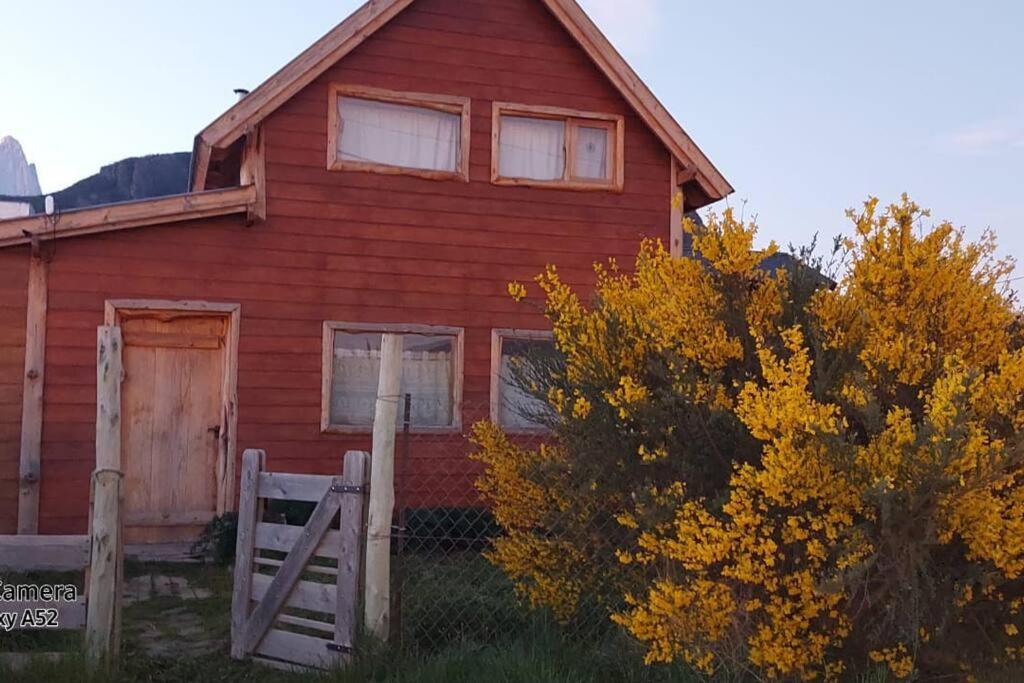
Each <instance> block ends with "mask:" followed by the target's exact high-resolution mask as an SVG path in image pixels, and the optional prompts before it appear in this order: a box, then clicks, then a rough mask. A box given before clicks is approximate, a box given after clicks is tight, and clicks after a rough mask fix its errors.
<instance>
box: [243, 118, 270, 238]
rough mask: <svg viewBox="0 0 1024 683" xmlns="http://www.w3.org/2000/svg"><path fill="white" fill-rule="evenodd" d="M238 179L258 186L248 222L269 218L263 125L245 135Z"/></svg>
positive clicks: (250, 223)
mask: <svg viewBox="0 0 1024 683" xmlns="http://www.w3.org/2000/svg"><path fill="white" fill-rule="evenodd" d="M238 180H239V184H240V185H243V186H244V185H251V186H252V187H254V188H256V201H254V202H253V204H252V206H251V207H250V209H249V212H248V214H247V216H246V223H247V224H248V225H252V224H253V223H256V222H257V221H265V220H266V219H267V166H266V140H265V135H264V132H263V126H262V125H257V126H254V127H253V128H251V129H250V130H249V131H248V132H247V133H246V135H245V143H244V144H243V145H242V163H241V167H240V168H239V171H238Z"/></svg>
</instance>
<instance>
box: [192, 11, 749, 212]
mask: <svg viewBox="0 0 1024 683" xmlns="http://www.w3.org/2000/svg"><path fill="white" fill-rule="evenodd" d="M539 1H540V2H543V3H544V5H545V6H546V7H547V9H548V10H549V11H550V12H551V14H552V15H554V16H555V18H556V19H558V21H559V22H560V23H561V24H562V26H563V27H564V28H565V29H566V31H568V32H569V34H570V35H572V37H573V38H574V39H575V40H576V42H577V43H578V44H579V45H580V47H581V48H583V50H584V51H585V52H586V53H587V55H588V56H589V57H590V58H591V60H592V61H593V62H594V63H595V64H596V65H597V67H598V68H599V69H600V70H601V72H602V73H604V75H605V76H606V77H607V78H608V79H609V80H610V81H611V83H612V84H613V85H614V86H615V87H616V89H617V90H618V91H619V93H621V95H622V96H623V98H625V100H626V101H627V102H629V104H630V105H631V106H632V107H633V109H634V110H635V111H636V112H637V114H638V115H639V116H640V118H641V119H642V120H643V121H644V122H645V123H646V124H647V125H648V126H649V127H650V129H651V131H652V132H653V133H654V134H655V135H656V136H657V137H658V139H659V140H660V141H661V142H662V144H664V145H665V147H666V148H668V150H669V151H670V152H671V153H672V155H673V156H674V157H675V158H676V159H677V160H678V161H679V162H680V163H681V164H682V165H683V167H684V172H687V171H688V172H690V173H691V174H692V175H693V176H694V179H695V180H696V181H697V182H699V183H700V185H701V188H702V189H703V190H704V192H705V193H706V194H707V195H708V196H709V197H710V198H711V199H712V201H714V200H718V199H721V198H723V197H725V196H726V195H728V194H731V193H732V191H733V188H732V186H731V185H730V184H729V182H728V181H727V180H726V179H725V177H724V176H723V175H722V174H721V173H720V172H719V171H718V169H717V168H715V166H714V164H712V163H711V160H710V159H708V158H707V157H706V156H705V155H704V153H703V152H702V151H701V150H700V148H698V147H697V145H696V144H695V143H694V142H693V140H692V139H691V138H690V136H689V135H687V134H686V131H684V130H683V128H682V126H680V125H679V123H678V122H677V121H676V120H675V119H674V118H673V117H672V115H671V114H669V113H668V110H666V109H665V107H664V106H663V105H662V104H661V103H660V102H659V101H658V98H657V97H655V96H654V93H652V92H651V90H650V89H649V88H648V87H647V85H646V84H644V82H643V81H642V80H640V77H639V76H637V74H636V72H634V71H633V69H632V68H631V67H630V66H629V64H627V63H626V60H625V59H623V57H622V55H620V54H619V53H618V51H617V50H616V49H615V48H614V47H613V46H612V44H611V43H610V42H609V41H608V39H607V38H606V37H605V36H604V34H603V33H601V31H600V29H598V28H597V26H596V25H595V24H594V22H593V21H591V20H590V17H588V16H587V14H586V13H585V12H584V11H583V10H582V8H580V6H579V5H578V4H577V3H576V0H539ZM413 2H414V0H369V1H368V2H367V3H366V4H365V5H363V6H362V7H360V8H359V9H358V10H356V11H355V12H354V13H353V14H352V15H350V16H349V17H348V18H347V19H345V21H343V22H341V23H340V24H338V25H337V26H336V27H334V28H333V29H332V30H331V31H330V32H328V33H327V34H326V35H325V36H324V37H323V38H321V39H320V40H318V41H317V42H315V43H314V44H313V45H312V46H310V47H309V48H308V49H307V50H306V51H305V52H303V53H302V54H300V55H299V56H298V57H296V58H295V59H293V60H292V61H291V62H289V63H288V64H287V65H285V66H284V67H283V68H282V69H281V70H280V71H278V72H277V73H275V74H274V75H273V76H271V77H270V78H268V79H267V80H266V81H265V82H264V83H263V84H262V85H260V86H259V87H258V88H256V89H255V90H253V91H252V92H251V93H250V94H249V95H247V96H246V97H245V98H244V99H242V100H241V101H239V102H238V103H237V104H235V105H234V106H233V107H231V108H230V109H228V110H227V111H226V112H224V114H222V115H221V116H220V117H218V118H217V120H216V121H214V122H213V123H211V124H210V125H209V126H207V127H206V128H205V129H204V130H203V131H202V132H200V133H199V135H198V136H196V141H195V148H194V151H193V160H192V172H191V179H190V182H191V187H192V189H193V190H202V189H204V187H203V186H204V185H205V178H206V174H207V168H208V166H209V163H210V155H211V150H214V149H225V148H227V147H228V146H230V145H232V144H233V143H235V142H236V141H238V140H239V139H240V138H241V137H242V136H243V135H245V134H246V132H247V131H248V130H249V129H251V128H252V127H253V126H255V125H256V124H258V123H259V122H260V121H262V120H263V119H265V118H266V117H267V116H269V115H270V114H271V113H273V112H274V111H275V110H276V109H277V108H278V107H280V106H281V105H282V104H284V103H285V102H286V101H287V100H289V99H290V98H291V97H293V96H294V95H295V94H296V93H298V92H299V91H300V90H301V89H302V88H304V87H306V86H307V85H309V84H310V83H312V82H313V81H314V80H316V78H317V77H319V76H320V75H321V74H322V73H324V72H325V71H326V70H327V69H328V68H330V67H331V65H333V64H334V63H335V62H337V61H338V60H340V59H341V58H342V57H344V56H345V55H347V54H349V53H350V52H352V51H353V50H354V49H355V48H356V47H358V46H359V45H360V44H362V43H363V41H365V40H366V39H367V38H369V37H370V36H371V35H373V34H374V33H375V32H376V31H378V30H379V29H380V28H381V27H383V26H385V25H386V24H387V23H388V22H389V21H391V20H392V19H394V18H395V17H396V16H398V14H399V13H400V12H401V11H402V10H404V9H405V8H406V7H408V6H409V5H411V4H412V3H413Z"/></svg>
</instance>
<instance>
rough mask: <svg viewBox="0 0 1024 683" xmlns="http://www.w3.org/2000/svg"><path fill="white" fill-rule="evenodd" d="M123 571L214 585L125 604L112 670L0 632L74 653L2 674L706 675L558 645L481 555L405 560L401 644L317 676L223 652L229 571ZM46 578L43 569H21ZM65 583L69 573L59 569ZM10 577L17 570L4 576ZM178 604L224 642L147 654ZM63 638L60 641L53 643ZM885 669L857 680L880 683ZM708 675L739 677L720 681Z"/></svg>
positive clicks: (365, 678)
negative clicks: (186, 651) (198, 595)
mask: <svg viewBox="0 0 1024 683" xmlns="http://www.w3.org/2000/svg"><path fill="white" fill-rule="evenodd" d="M125 573H126V576H127V577H129V578H131V577H132V576H137V575H143V574H149V573H155V574H167V575H174V576H184V577H185V578H186V579H188V581H189V583H190V584H191V585H192V586H193V587H196V586H202V587H205V588H208V589H210V590H212V591H213V593H214V596H213V597H212V598H209V599H205V600H190V601H187V602H186V601H181V600H179V599H177V598H170V597H162V598H154V599H151V600H147V601H145V602H140V603H136V604H134V605H131V606H129V607H126V608H125V610H124V613H123V622H124V626H123V632H124V638H123V645H122V656H121V658H120V662H119V666H120V668H119V670H118V671H116V672H112V673H107V672H104V671H101V670H95V669H92V668H91V667H89V666H88V665H87V663H86V661H85V659H84V658H83V657H82V655H81V654H78V652H80V642H78V637H77V634H63V635H61V636H59V637H61V638H64V640H63V641H61V642H58V643H54V642H52V641H51V640H47V637H51V638H52V637H53V636H54V635H55V634H43V635H39V634H21V635H20V636H17V637H16V638H13V639H12V637H10V636H8V637H6V638H5V637H0V650H20V651H30V652H43V651H53V650H71V651H72V654H70V655H69V656H67V657H66V658H64V659H63V660H61V661H57V662H51V661H42V660H39V661H34V662H32V663H31V664H29V666H28V667H27V668H24V669H22V670H21V671H19V672H14V671H11V670H5V669H4V668H3V666H2V665H0V681H4V682H5V683H6V682H7V681H10V682H12V683H14V682H20V681H26V682H28V681H31V682H33V683H37V682H38V683H50V682H53V683H65V682H67V681H71V682H73V683H129V682H132V683H134V682H136V681H140V682H152V683H206V682H210V683H213V682H217V683H221V682H224V683H234V682H239V683H241V682H246V681H260V682H267V683H364V682H371V683H491V682H495V683H520V682H522V683H605V682H607V683H698V682H704V683H707V679H705V678H703V677H699V676H697V675H695V674H693V673H692V672H690V671H689V670H687V669H686V668H683V667H664V666H655V667H648V666H644V665H643V663H642V660H641V657H640V653H639V650H638V647H637V645H636V643H634V642H632V641H630V640H628V639H627V638H625V637H624V636H622V635H621V634H620V633H618V632H617V631H615V630H614V629H610V628H608V629H597V630H595V631H594V632H593V633H594V635H592V636H591V637H590V638H576V639H575V640H574V642H572V643H569V642H566V641H565V640H564V639H563V637H562V635H561V633H562V631H561V630H560V629H559V627H557V626H556V625H555V624H554V623H553V622H552V621H551V620H550V619H548V618H545V617H544V616H541V615H535V616H527V615H525V614H524V613H523V611H522V610H521V609H520V607H519V606H518V604H517V602H516V600H515V597H514V594H513V592H512V590H511V586H510V585H509V584H508V581H507V580H506V579H505V577H504V576H503V575H502V574H501V573H500V572H498V571H497V570H495V569H494V568H493V567H492V566H491V565H490V564H489V563H487V562H486V560H484V559H483V558H481V557H480V556H479V555H478V554H476V553H472V552H468V551H467V552H462V553H453V554H451V555H449V556H447V557H437V556H427V555H407V556H406V557H405V558H404V565H403V576H404V577H405V579H404V580H403V581H402V582H401V585H402V589H403V591H402V610H403V617H404V619H403V622H404V624H405V629H404V631H403V633H402V644H403V647H402V648H401V649H398V648H396V649H387V648H383V647H380V646H372V645H366V644H363V645H361V646H360V647H359V648H358V651H357V653H356V655H355V656H354V659H353V662H352V663H351V665H350V666H349V667H348V668H346V669H344V670H341V671H335V672H329V673H323V674H289V673H284V672H278V671H275V670H272V669H268V668H266V667H263V666H261V665H259V664H255V663H252V662H237V661H234V660H232V659H231V658H230V657H229V655H228V652H227V639H228V636H229V619H230V594H231V574H230V572H229V571H228V570H227V569H225V568H223V567H213V566H200V565H195V566H188V565H186V566H180V565H174V566H160V565H135V564H130V565H128V566H126V571H125ZM18 578H19V580H29V579H32V580H41V579H45V580H53V579H54V578H55V577H52V576H45V577H41V576H32V577H18ZM59 578H62V579H63V580H67V578H68V577H59ZM8 580H12V581H13V580H14V577H8ZM183 606H185V607H187V608H188V610H189V611H190V612H191V613H192V614H194V615H196V616H197V617H198V618H199V620H200V621H201V623H202V627H203V631H204V637H207V638H213V639H219V640H222V641H223V642H224V646H223V647H222V648H221V649H220V650H219V651H217V652H214V653H212V654H209V655H206V656H201V657H187V656H177V655H172V656H167V657H151V656H147V655H146V654H145V653H144V652H143V651H142V650H141V648H140V643H139V640H138V629H139V627H140V625H141V624H147V625H149V626H152V627H155V628H157V629H159V628H160V623H161V615H163V614H164V613H166V611H167V610H170V609H178V608H181V607H183ZM55 645H63V646H64V647H55ZM884 682H885V678H884V677H878V678H874V679H863V680H862V681H860V682H859V683H884ZM714 683H736V680H735V679H719V680H716V681H715V682H714Z"/></svg>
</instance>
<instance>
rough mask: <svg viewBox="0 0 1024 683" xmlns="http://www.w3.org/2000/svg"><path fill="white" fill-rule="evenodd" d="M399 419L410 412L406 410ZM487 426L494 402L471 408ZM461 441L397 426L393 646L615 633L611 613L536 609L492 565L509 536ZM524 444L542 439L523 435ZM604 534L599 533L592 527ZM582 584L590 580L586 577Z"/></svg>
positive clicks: (434, 648) (431, 647) (426, 648)
mask: <svg viewBox="0 0 1024 683" xmlns="http://www.w3.org/2000/svg"><path fill="white" fill-rule="evenodd" d="M399 411H400V414H401V412H402V406H401V404H400V406H399ZM464 414H465V415H466V416H467V417H471V416H477V417H478V418H479V419H484V418H485V417H486V415H487V414H488V408H487V405H486V404H480V405H477V406H468V407H467V406H464ZM471 427H472V423H471V422H470V423H468V424H467V425H466V429H464V430H463V432H466V433H462V434H440V433H429V432H424V431H423V430H417V429H416V428H415V426H410V425H409V424H408V422H406V423H405V424H403V426H402V427H400V428H399V433H398V435H397V439H396V449H395V522H394V542H393V544H392V548H393V552H394V555H393V558H392V562H393V564H392V600H393V607H392V628H393V630H392V640H393V642H394V644H395V645H397V646H399V647H401V648H402V649H403V650H406V651H416V652H438V651H442V650H445V649H449V648H455V647H459V648H461V647H466V646H468V647H475V646H486V645H498V644H501V643H502V642H506V641H510V640H513V639H515V638H518V637H520V636H522V635H523V634H524V633H526V632H528V631H529V630H531V629H534V628H537V627H539V626H540V625H543V626H544V627H545V628H552V629H555V630H557V632H558V634H559V636H560V637H564V638H567V639H570V640H573V641H577V640H582V639H586V640H588V641H592V640H594V639H595V638H598V637H600V636H601V635H602V634H604V633H606V632H608V631H609V630H611V629H614V628H615V627H614V625H613V624H612V623H611V621H610V619H609V613H608V610H607V608H604V609H600V608H595V609H587V608H586V605H585V597H586V596H583V598H584V600H582V601H581V604H582V605H583V606H582V607H581V609H579V610H578V611H577V613H576V615H575V617H574V618H573V619H571V620H568V621H562V622H558V621H557V620H555V619H553V618H552V615H551V614H550V613H548V612H547V611H545V610H532V609H530V608H529V606H528V605H526V604H525V602H524V601H523V600H521V599H520V597H519V596H517V594H516V591H515V589H514V587H513V583H512V582H511V581H510V579H509V578H508V577H507V576H506V575H505V573H504V572H503V571H502V569H501V568H499V567H498V566H496V565H495V564H494V563H493V562H492V561H491V560H490V559H489V556H490V553H491V551H492V550H493V548H494V541H495V540H496V539H498V538H500V536H501V534H502V533H503V532H502V530H501V528H500V527H499V526H498V525H497V524H496V523H495V521H494V517H493V516H492V514H491V512H490V510H489V509H488V506H487V504H486V502H485V501H484V500H483V498H482V497H481V495H480V493H479V492H478V490H477V486H476V484H477V480H478V478H479V477H480V475H481V473H482V472H483V466H482V465H481V464H480V463H478V462H475V461H473V460H472V459H471V458H470V457H469V456H470V454H471V453H472V451H473V445H472V444H471V443H470V441H469V438H468V434H467V433H468V432H469V429H470V428H471ZM513 438H518V439H519V440H520V441H521V442H523V444H524V445H536V444H537V443H538V441H539V437H538V436H537V435H536V434H534V435H523V436H521V437H513ZM593 533H594V534H595V535H600V534H601V533H602V530H601V529H600V528H599V527H595V528H594V529H593ZM580 569H581V572H582V571H583V568H582V567H581V568H580ZM581 578H582V574H581Z"/></svg>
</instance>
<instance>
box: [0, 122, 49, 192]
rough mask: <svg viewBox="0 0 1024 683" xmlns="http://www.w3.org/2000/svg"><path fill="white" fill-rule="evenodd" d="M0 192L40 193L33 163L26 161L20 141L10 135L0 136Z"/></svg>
mask: <svg viewBox="0 0 1024 683" xmlns="http://www.w3.org/2000/svg"><path fill="white" fill-rule="evenodd" d="M0 194H3V195H15V196H28V195H38V194H42V190H40V188H39V176H38V175H37V174H36V167H35V165H34V164H30V163H28V159H26V158H25V152H24V150H22V148H21V143H20V142H18V141H17V139H15V138H14V137H12V136H10V135H5V136H3V138H0Z"/></svg>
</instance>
